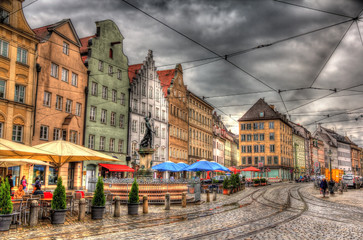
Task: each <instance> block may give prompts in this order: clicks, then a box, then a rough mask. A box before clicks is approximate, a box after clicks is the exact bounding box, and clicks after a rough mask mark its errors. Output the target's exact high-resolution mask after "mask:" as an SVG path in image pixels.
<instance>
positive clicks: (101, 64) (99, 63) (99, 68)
mask: <svg viewBox="0 0 363 240" xmlns="http://www.w3.org/2000/svg"><path fill="white" fill-rule="evenodd" d="M98 71H101V72H103V62H102V61H101V60H100V61H98Z"/></svg>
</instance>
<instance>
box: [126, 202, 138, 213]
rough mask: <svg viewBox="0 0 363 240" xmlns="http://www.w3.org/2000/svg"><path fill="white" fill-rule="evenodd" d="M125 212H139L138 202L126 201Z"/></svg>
mask: <svg viewBox="0 0 363 240" xmlns="http://www.w3.org/2000/svg"><path fill="white" fill-rule="evenodd" d="M127 213H128V214H129V215H138V214H139V204H138V203H128V204H127Z"/></svg>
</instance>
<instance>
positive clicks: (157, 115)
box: [155, 107, 160, 119]
mask: <svg viewBox="0 0 363 240" xmlns="http://www.w3.org/2000/svg"><path fill="white" fill-rule="evenodd" d="M155 112H156V113H155V115H156V119H159V118H160V109H159V108H158V107H157V108H155Z"/></svg>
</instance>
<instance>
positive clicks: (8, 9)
mask: <svg viewBox="0 0 363 240" xmlns="http://www.w3.org/2000/svg"><path fill="white" fill-rule="evenodd" d="M23 2H24V1H23V0H8V1H0V11H1V16H2V17H3V18H2V19H1V22H0V137H1V138H4V139H8V140H12V141H15V142H19V143H24V144H26V145H31V138H32V134H33V125H34V119H33V117H34V105H35V99H34V94H35V92H34V91H35V87H34V86H35V84H36V76H37V71H36V45H37V43H38V40H37V39H36V38H35V36H34V32H33V31H32V30H31V28H30V27H29V25H28V23H27V21H26V19H25V17H24V14H23V11H22V10H21V9H22V3H23ZM19 9H20V10H19ZM0 171H1V172H0V175H4V174H5V171H6V169H2V170H0ZM10 173H12V174H13V176H14V177H13V178H14V181H15V182H14V183H15V184H18V182H19V179H18V178H19V177H20V176H23V175H25V176H28V174H29V166H22V167H16V168H11V169H10Z"/></svg>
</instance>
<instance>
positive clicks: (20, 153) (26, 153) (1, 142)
mask: <svg viewBox="0 0 363 240" xmlns="http://www.w3.org/2000/svg"><path fill="white" fill-rule="evenodd" d="M49 154H50V153H49V152H45V151H43V150H40V149H37V148H33V147H29V146H26V145H24V144H21V143H16V142H12V141H9V140H5V139H2V138H0V158H34V159H37V158H38V157H40V156H47V155H49Z"/></svg>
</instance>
